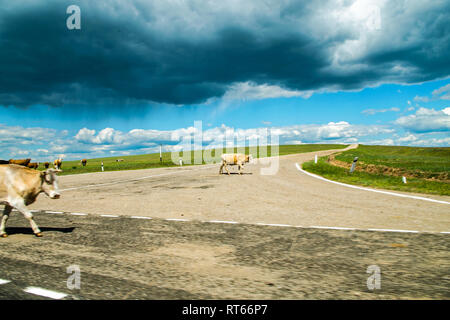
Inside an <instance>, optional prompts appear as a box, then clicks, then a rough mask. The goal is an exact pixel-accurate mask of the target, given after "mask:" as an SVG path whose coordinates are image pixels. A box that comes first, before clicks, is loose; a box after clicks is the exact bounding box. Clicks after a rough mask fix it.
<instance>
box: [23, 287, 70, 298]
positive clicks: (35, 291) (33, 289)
mask: <svg viewBox="0 0 450 320" xmlns="http://www.w3.org/2000/svg"><path fill="white" fill-rule="evenodd" d="M23 291H25V292H27V293H31V294H35V295H38V296H43V297H47V298H52V299H62V298H65V297H67V294H65V293H61V292H56V291H52V290H47V289H42V288H38V287H27V288H25V289H24V290H23Z"/></svg>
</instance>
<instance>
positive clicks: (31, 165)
mask: <svg viewBox="0 0 450 320" xmlns="http://www.w3.org/2000/svg"><path fill="white" fill-rule="evenodd" d="M27 167H28V168H30V169H37V168H38V167H39V162H30V163H29V164H27Z"/></svg>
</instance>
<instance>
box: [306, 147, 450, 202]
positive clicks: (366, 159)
mask: <svg viewBox="0 0 450 320" xmlns="http://www.w3.org/2000/svg"><path fill="white" fill-rule="evenodd" d="M354 157H358V158H359V159H358V166H357V168H358V167H364V166H365V165H367V164H369V165H375V168H374V169H375V171H376V169H377V168H378V166H379V167H380V168H381V169H380V170H379V171H380V172H381V171H383V170H382V169H385V168H386V167H389V168H396V169H397V170H395V171H396V173H397V175H393V174H392V173H390V174H383V173H379V172H366V171H354V172H353V173H349V170H348V169H347V168H341V167H337V166H334V165H332V164H330V163H328V162H327V157H323V158H320V159H319V161H318V163H317V164H314V161H310V162H306V163H304V164H303V168H304V169H305V170H307V171H309V172H311V173H315V174H318V175H321V176H323V177H325V178H328V179H331V180H335V181H340V182H344V183H349V184H354V185H362V186H368V187H375V188H382V189H391V190H398V191H408V192H419V193H429V194H439V195H450V183H449V182H448V180H438V179H437V178H436V177H448V174H449V171H450V148H415V147H387V146H366V145H360V146H359V147H358V148H357V149H352V150H349V151H345V152H343V153H342V154H340V155H337V156H336V160H339V161H343V162H346V163H351V162H352V161H353V159H354ZM372 168H373V166H372ZM386 172H389V170H386ZM391 172H392V171H391ZM399 173H400V174H404V175H408V176H409V177H408V178H407V183H406V184H404V183H403V182H402V178H401V175H398V174H399ZM447 179H448V178H447Z"/></svg>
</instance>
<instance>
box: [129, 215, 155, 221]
mask: <svg viewBox="0 0 450 320" xmlns="http://www.w3.org/2000/svg"><path fill="white" fill-rule="evenodd" d="M130 218H132V219H149V220H151V219H152V218H150V217H142V216H131V217H130Z"/></svg>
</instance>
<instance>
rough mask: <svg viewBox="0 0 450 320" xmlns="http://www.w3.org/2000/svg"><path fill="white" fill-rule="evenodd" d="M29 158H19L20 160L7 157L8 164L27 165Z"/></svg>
mask: <svg viewBox="0 0 450 320" xmlns="http://www.w3.org/2000/svg"><path fill="white" fill-rule="evenodd" d="M30 161H31V159H29V158H28V159H21V160H14V159H9V164H18V165H20V166H25V167H26V166H27V165H28V164H29V163H30Z"/></svg>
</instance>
